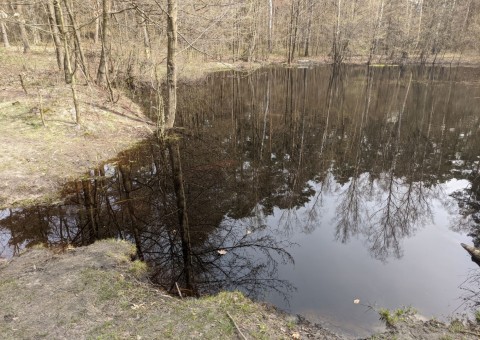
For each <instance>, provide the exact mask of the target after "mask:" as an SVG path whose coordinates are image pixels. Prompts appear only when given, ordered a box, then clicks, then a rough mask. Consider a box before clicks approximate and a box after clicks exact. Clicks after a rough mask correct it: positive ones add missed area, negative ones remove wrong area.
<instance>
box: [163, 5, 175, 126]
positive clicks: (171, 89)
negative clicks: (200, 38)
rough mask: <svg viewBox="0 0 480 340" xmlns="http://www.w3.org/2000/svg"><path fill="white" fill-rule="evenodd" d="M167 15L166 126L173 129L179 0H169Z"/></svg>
mask: <svg viewBox="0 0 480 340" xmlns="http://www.w3.org/2000/svg"><path fill="white" fill-rule="evenodd" d="M167 15H168V18H167V22H168V25H167V36H168V53H167V117H166V119H165V127H166V128H167V129H171V128H173V125H174V124H175V115H176V112H177V66H176V50H177V0H168V6H167Z"/></svg>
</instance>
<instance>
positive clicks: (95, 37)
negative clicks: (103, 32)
mask: <svg viewBox="0 0 480 340" xmlns="http://www.w3.org/2000/svg"><path fill="white" fill-rule="evenodd" d="M94 13H95V31H94V33H93V42H94V43H95V45H96V44H97V43H98V37H99V35H100V2H99V1H98V0H96V1H95V12H94Z"/></svg>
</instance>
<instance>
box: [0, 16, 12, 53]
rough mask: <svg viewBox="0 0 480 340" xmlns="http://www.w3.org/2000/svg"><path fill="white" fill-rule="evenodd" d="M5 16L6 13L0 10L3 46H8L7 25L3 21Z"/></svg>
mask: <svg viewBox="0 0 480 340" xmlns="http://www.w3.org/2000/svg"><path fill="white" fill-rule="evenodd" d="M6 18H8V15H7V13H5V12H4V11H0V30H1V31H2V40H3V46H4V47H5V48H8V47H10V42H9V41H8V34H7V25H5V23H4V22H3V20H5V19H6Z"/></svg>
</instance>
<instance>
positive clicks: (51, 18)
mask: <svg viewBox="0 0 480 340" xmlns="http://www.w3.org/2000/svg"><path fill="white" fill-rule="evenodd" d="M47 7H48V23H49V25H50V31H51V32H52V38H53V44H54V46H55V54H56V56H57V65H58V69H59V70H61V69H62V68H63V61H62V58H63V57H62V42H61V40H60V37H59V36H58V26H57V25H58V23H57V22H56V21H55V11H54V9H53V4H52V2H51V1H48V2H47Z"/></svg>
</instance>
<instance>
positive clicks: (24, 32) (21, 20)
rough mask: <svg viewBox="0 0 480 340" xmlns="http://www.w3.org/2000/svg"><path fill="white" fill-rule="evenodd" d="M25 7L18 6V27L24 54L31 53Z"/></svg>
mask: <svg viewBox="0 0 480 340" xmlns="http://www.w3.org/2000/svg"><path fill="white" fill-rule="evenodd" d="M22 6H23V5H17V12H18V18H17V20H18V26H19V27H20V35H21V37H22V43H23V53H28V52H30V43H29V42H28V35H27V30H26V29H25V18H24V17H23V7H22Z"/></svg>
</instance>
